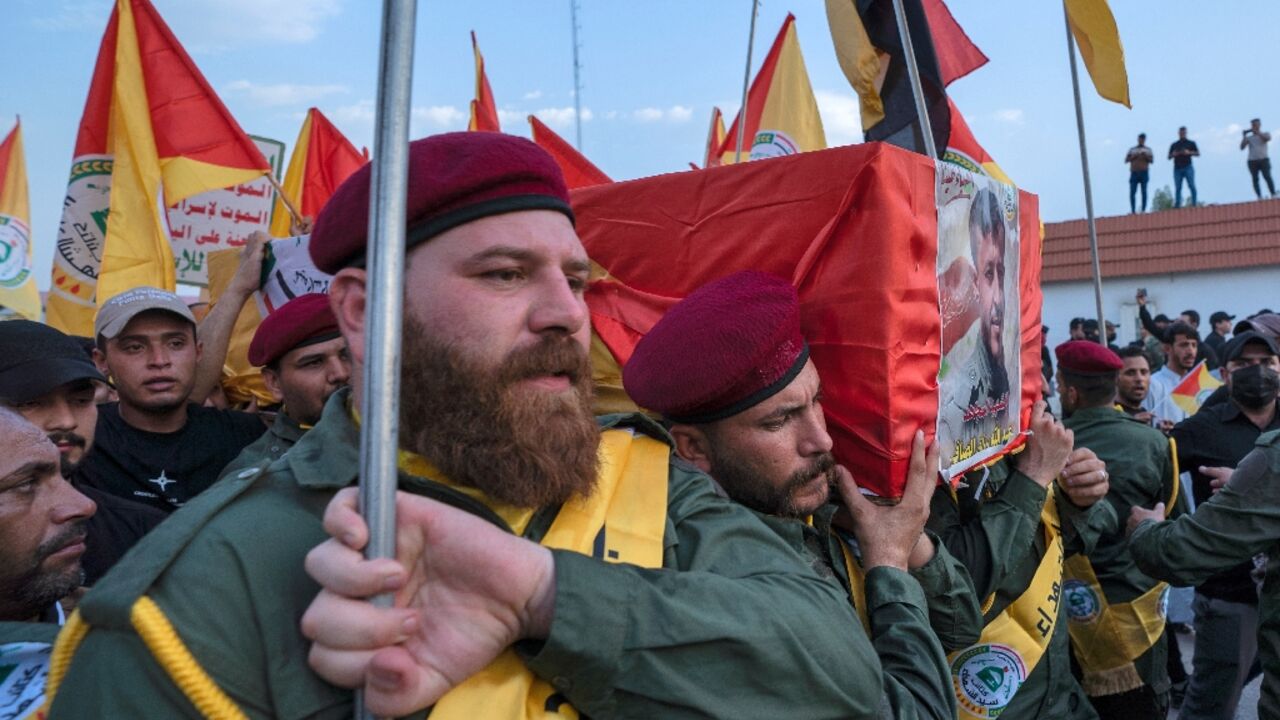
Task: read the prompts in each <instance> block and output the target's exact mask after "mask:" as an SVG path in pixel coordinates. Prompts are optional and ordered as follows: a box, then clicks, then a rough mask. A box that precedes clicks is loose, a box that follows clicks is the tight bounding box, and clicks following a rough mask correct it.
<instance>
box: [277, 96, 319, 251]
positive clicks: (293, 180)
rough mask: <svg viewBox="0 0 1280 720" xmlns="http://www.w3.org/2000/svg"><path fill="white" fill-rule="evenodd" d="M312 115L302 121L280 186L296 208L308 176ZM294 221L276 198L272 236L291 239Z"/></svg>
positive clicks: (281, 202) (281, 201) (282, 203)
mask: <svg viewBox="0 0 1280 720" xmlns="http://www.w3.org/2000/svg"><path fill="white" fill-rule="evenodd" d="M312 109H313V110H314V108H312ZM311 114H312V113H311V112H310V111H308V112H307V116H306V117H305V118H303V120H302V129H301V130H299V131H298V141H297V142H295V143H294V144H293V155H291V156H290V157H289V167H288V168H286V169H285V171H284V183H282V184H281V186H280V188H281V189H282V190H284V194H285V195H287V196H288V197H289V201H290V202H292V203H293V204H294V206H295V207H297V206H298V205H299V204H300V201H301V200H302V181H303V179H304V177H305V176H306V172H307V155H308V151H309V150H310V149H311V148H310V145H311ZM292 220H293V218H292V217H291V216H290V215H289V210H288V208H286V207H285V205H284V200H282V199H280V198H279V197H276V203H275V208H274V210H273V211H272V213H271V235H272V236H273V237H289V236H290V235H291V234H292V233H291V232H289V225H290V224H291V222H292Z"/></svg>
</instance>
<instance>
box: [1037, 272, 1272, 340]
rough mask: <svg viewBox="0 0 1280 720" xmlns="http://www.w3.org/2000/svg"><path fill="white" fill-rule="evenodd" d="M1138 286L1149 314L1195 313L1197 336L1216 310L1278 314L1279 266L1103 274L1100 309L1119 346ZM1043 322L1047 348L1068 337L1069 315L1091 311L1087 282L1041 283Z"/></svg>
mask: <svg viewBox="0 0 1280 720" xmlns="http://www.w3.org/2000/svg"><path fill="white" fill-rule="evenodd" d="M1138 288H1146V289H1147V305H1148V307H1149V308H1150V309H1151V314H1152V316H1155V315H1159V314H1160V313H1164V314H1165V315H1168V316H1169V317H1170V318H1171V319H1174V320H1176V319H1177V318H1178V313H1180V312H1182V311H1183V310H1186V309H1188V308H1190V309H1193V310H1196V311H1197V312H1199V313H1200V335H1201V336H1202V337H1203V336H1204V335H1205V334H1207V333H1208V332H1209V331H1210V330H1211V328H1210V327H1209V316H1210V315H1212V314H1213V313H1214V312H1217V311H1218V310H1225V311H1226V312H1228V313H1230V314H1232V315H1235V316H1236V320H1237V321H1239V320H1242V319H1244V318H1246V317H1248V316H1249V315H1252V314H1253V313H1255V312H1257V311H1258V310H1259V309H1261V308H1264V307H1266V308H1271V309H1272V310H1275V311H1277V312H1280V265H1267V266H1263V267H1256V268H1248V269H1233V270H1207V271H1204V272H1197V273H1177V274H1174V275H1134V276H1128V277H1116V278H1111V277H1108V278H1103V280H1102V312H1103V314H1104V316H1105V317H1106V319H1107V320H1110V321H1112V322H1114V323H1116V324H1117V325H1118V326H1119V327H1118V328H1117V329H1116V332H1117V334H1118V337H1117V338H1116V344H1117V345H1120V346H1121V347H1123V346H1125V345H1127V344H1128V343H1129V342H1131V341H1133V340H1135V339H1137V338H1138V329H1139V325H1138V306H1137V303H1136V302H1135V301H1134V296H1135V295H1136V294H1137V291H1138ZM1043 289H1044V310H1043V318H1044V320H1043V322H1044V324H1045V325H1048V326H1049V348H1050V349H1052V348H1054V347H1055V346H1057V345H1058V343H1062V342H1066V341H1067V340H1068V339H1069V330H1070V328H1069V326H1070V324H1071V318H1073V317H1084V318H1091V317H1095V316H1096V315H1097V310H1096V305H1095V302H1094V295H1093V283H1092V282H1091V281H1088V280H1083V281H1073V282H1048V283H1044V286H1043Z"/></svg>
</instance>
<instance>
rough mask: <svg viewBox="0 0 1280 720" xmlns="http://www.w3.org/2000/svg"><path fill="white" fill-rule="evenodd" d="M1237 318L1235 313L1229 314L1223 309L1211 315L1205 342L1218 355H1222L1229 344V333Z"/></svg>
mask: <svg viewBox="0 0 1280 720" xmlns="http://www.w3.org/2000/svg"><path fill="white" fill-rule="evenodd" d="M1235 319H1236V316H1235V315H1228V314H1227V313H1225V312H1223V311H1222V310H1219V311H1217V312H1215V313H1214V314H1212V315H1210V316H1209V334H1208V335H1205V336H1204V344H1205V345H1206V346H1208V347H1209V348H1210V349H1211V350H1213V351H1214V352H1215V353H1217V354H1218V355H1222V348H1223V346H1225V345H1226V344H1227V335H1228V334H1229V333H1230V332H1231V321H1232V320H1235Z"/></svg>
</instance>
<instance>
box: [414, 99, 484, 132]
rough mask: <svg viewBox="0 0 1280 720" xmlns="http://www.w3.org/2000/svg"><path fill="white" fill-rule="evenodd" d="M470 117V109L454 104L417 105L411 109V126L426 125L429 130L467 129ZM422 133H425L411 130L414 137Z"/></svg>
mask: <svg viewBox="0 0 1280 720" xmlns="http://www.w3.org/2000/svg"><path fill="white" fill-rule="evenodd" d="M470 117H471V111H470V109H467V110H462V109H459V108H457V107H455V106H453V105H431V106H428V107H415V108H413V110H411V111H410V128H422V127H423V126H424V125H425V126H426V128H425V129H426V130H427V131H431V130H435V131H440V130H466V129H467V121H468V120H469V119H470ZM422 134H425V133H422V132H417V133H415V132H412V131H411V132H410V135H411V136H413V137H419V136H421V135H422Z"/></svg>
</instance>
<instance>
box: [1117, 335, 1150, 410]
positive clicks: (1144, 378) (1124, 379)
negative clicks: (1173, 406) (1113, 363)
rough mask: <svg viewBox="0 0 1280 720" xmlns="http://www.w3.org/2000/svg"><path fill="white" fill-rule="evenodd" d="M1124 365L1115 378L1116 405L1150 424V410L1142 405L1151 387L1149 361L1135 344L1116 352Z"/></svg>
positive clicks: (1144, 352) (1145, 354)
mask: <svg viewBox="0 0 1280 720" xmlns="http://www.w3.org/2000/svg"><path fill="white" fill-rule="evenodd" d="M1116 354H1117V355H1118V356H1119V357H1120V361H1121V362H1122V363H1124V367H1123V368H1122V369H1121V370H1120V374H1119V375H1118V376H1117V378H1116V407H1118V408H1120V409H1121V410H1122V411H1124V414H1125V415H1128V416H1129V417H1131V418H1133V419H1134V420H1138V421H1141V422H1144V423H1146V424H1148V425H1150V424H1151V411H1150V410H1148V409H1147V408H1145V407H1144V406H1143V403H1144V402H1145V401H1146V399H1147V392H1148V391H1149V390H1150V389H1151V362H1150V361H1149V360H1148V359H1147V353H1146V351H1145V350H1143V349H1142V348H1141V347H1138V346H1137V345H1129V346H1127V347H1122V348H1120V352H1118V353H1116Z"/></svg>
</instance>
